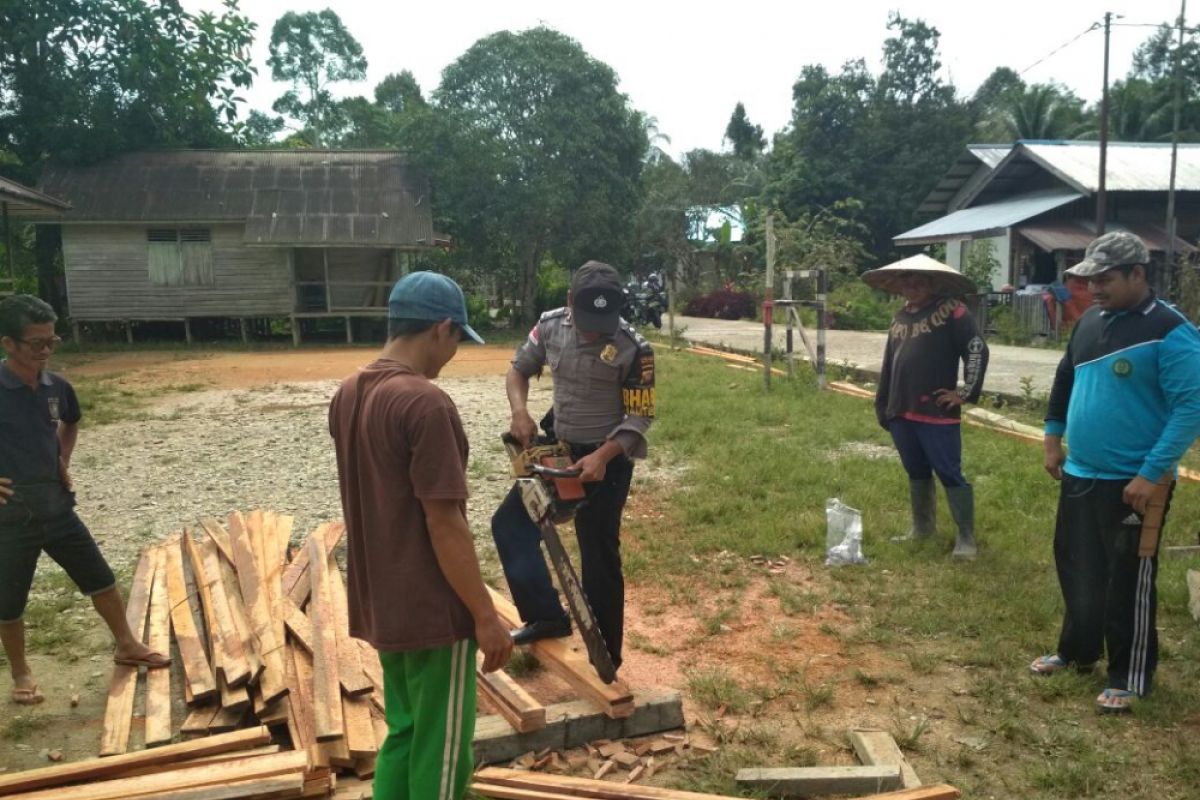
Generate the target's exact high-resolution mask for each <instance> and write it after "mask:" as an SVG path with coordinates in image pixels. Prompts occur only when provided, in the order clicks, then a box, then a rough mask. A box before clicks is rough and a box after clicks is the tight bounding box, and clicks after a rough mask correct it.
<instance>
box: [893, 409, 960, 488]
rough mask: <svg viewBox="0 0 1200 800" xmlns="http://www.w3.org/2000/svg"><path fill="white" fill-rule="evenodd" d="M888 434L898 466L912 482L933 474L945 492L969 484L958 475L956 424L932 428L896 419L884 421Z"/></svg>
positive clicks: (958, 449) (924, 424)
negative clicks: (897, 459)
mask: <svg viewBox="0 0 1200 800" xmlns="http://www.w3.org/2000/svg"><path fill="white" fill-rule="evenodd" d="M888 432H889V433H891V434H892V441H893V442H895V443H896V452H898V453H899V454H900V463H901V464H903V465H904V471H905V472H907V473H908V477H909V478H911V479H912V480H914V481H925V480H929V479H930V478H932V477H933V475H934V473H936V474H937V476H938V480H940V481H941V482H942V485H943V486H945V487H946V488H947V489H952V488H955V487H958V486H969V485H970V484H968V483H967V479H966V478H965V477H963V473H962V431H961V426H960V425H935V424H933V423H930V422H914V421H912V420H908V419H904V418H903V417H896V418H894V419H889V420H888Z"/></svg>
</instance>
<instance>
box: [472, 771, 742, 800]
mask: <svg viewBox="0 0 1200 800" xmlns="http://www.w3.org/2000/svg"><path fill="white" fill-rule="evenodd" d="M471 791H472V792H474V793H475V794H478V795H480V796H482V797H495V798H513V800H524V799H525V798H529V799H530V800H542V798H545V799H546V800H552V798H576V797H591V798H602V799H603V800H725V798H723V797H722V796H721V795H712V794H697V793H696V792H684V791H679V790H676V789H662V788H659V787H657V786H641V785H638V784H626V783H612V782H610V781H597V780H591V779H590V778H573V777H570V776H567V775H551V774H549V773H545V772H529V771H521V770H515V769H503V768H500V767H487V768H486V769H481V770H479V772H477V773H475V781H474V782H473V783H472V784H471Z"/></svg>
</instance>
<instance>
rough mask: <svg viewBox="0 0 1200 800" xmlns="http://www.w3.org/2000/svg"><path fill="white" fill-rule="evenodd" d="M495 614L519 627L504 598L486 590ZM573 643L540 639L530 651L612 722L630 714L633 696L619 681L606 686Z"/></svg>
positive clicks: (516, 617)
mask: <svg viewBox="0 0 1200 800" xmlns="http://www.w3.org/2000/svg"><path fill="white" fill-rule="evenodd" d="M488 591H489V592H490V593H491V595H492V604H493V605H495V607H496V613H497V614H499V615H500V618H501V619H503V620H504V621H505V622H506V623H508V625H509V626H511V627H513V628H517V627H520V625H521V615H520V614H518V613H517V608H516V606H514V605H513V604H512V602H510V601H509V600H508V599H507V598H506V597H504V596H503V595H500V594H497V593H496V592H495V591H494V590H492V589H489V590H488ZM573 643H574V639H543V640H542V641H540V642H534V643H533V644H531V645H529V649H530V650H531V651H532V652H533V654H534V655H535V656H536V657H537V660H538V661H540V662H541V663H542V664H543V665H544V666H545V667H546V668H547V669H549V670H550V671H551V672H553V673H554V674H555V675H557V676H558V677H560V678H562V679H563V680H564V681H566V682H567V683H568V684H570V685H571V688H573V689H574V690H575V691H576V692H578V693H579V695H580V696H581V697H583V698H585V699H588V700H591V701H592V702H593V703H595V704H596V705H597V706H599V708H600V710H601V711H603V712H604V713H605V714H607V715H608V716H610V717H613V718H614V719H617V718H620V717H624V716H629V715H630V714H632V713H633V695H632V694H631V693H630V691H629V687H628V686H626V685H625V683H624V682H622V681H619V680H618V681H615V682H613V683H609V684H606V683H604V682H603V681H601V680H600V676H599V675H597V674H596V670H595V669H593V668H592V665H591V664H590V663H589V662H588V659H587V655H586V654H584V653H583V652H581V651H580V650H578V649H575V647H573V646H572V645H573Z"/></svg>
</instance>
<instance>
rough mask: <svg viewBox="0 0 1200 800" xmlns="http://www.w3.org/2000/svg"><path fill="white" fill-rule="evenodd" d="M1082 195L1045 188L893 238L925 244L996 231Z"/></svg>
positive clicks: (977, 208) (923, 226)
mask: <svg viewBox="0 0 1200 800" xmlns="http://www.w3.org/2000/svg"><path fill="white" fill-rule="evenodd" d="M1081 197H1083V195H1082V194H1080V193H1079V192H1072V191H1069V190H1065V189H1046V190H1042V191H1037V192H1029V193H1028V194H1023V195H1018V196H1016V197H1010V198H1008V199H1006V200H1001V201H999V202H996V203H988V204H986V205H981V206H975V207H973V208H964V209H961V210H959V211H955V212H954V213H953V214H947V215H946V216H944V217H942V218H941V219H935V220H934V221H933V222H928V223H926V224H924V225H921V226H920V227H917V228H913V229H912V230H910V231H905V232H904V233H902V234H900V235H899V236H895V237H893V238H892V241H894V242H895V243H896V244H928V243H931V242H940V241H946V240H948V239H957V238H961V237H964V236H971V235H980V234H985V233H989V232H996V233H999V232H1000V231H1003V230H1004V229H1005V228H1010V227H1012V226H1013V225H1016V224H1017V223H1018V222H1023V221H1024V220H1027V219H1029V218H1031V217H1036V216H1037V215H1038V214H1043V213H1045V212H1047V211H1049V210H1051V209H1053V208H1058V207H1059V206H1063V205H1066V204H1067V203H1070V202H1072V201H1073V200H1078V199H1079V198H1081Z"/></svg>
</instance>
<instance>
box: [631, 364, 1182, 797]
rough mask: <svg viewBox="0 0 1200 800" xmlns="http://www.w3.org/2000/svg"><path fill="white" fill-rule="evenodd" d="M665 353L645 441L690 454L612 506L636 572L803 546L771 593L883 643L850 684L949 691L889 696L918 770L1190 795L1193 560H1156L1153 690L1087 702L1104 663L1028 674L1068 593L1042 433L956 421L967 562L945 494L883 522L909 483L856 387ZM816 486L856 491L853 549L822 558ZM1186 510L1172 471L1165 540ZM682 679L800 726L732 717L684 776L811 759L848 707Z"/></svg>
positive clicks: (1056, 788) (851, 494)
mask: <svg viewBox="0 0 1200 800" xmlns="http://www.w3.org/2000/svg"><path fill="white" fill-rule="evenodd" d="M659 353H660V356H659V374H658V387H659V388H658V419H657V421H656V423H655V426H654V429H653V432H652V450H654V455H653V459H654V462H655V463H657V464H659V465H666V464H674V465H676V466H678V467H681V468H683V470H684V471H683V473H682V476H681V477H680V478H679V479H678V480H676V481H674V482H673V485H671V486H669V487H660V488H657V489H656V488H654V487H649V488H646V489H643V490H642V491H644V492H649V493H651V494H653V495H654V498H653V501H654V503H655V504H656V505H657V507H658V508H659V510H660V511H661V512H662V515H663V518H662V520H661V521H656V522H653V523H651V522H650V521H646V520H642V519H640V518H638V517H637V516H636V515H635V517H634V518H633V519H632V520H631V521H630V523H629V525H628V532H629V534H628V539H629V541H630V545H629V546H628V547H627V548H626V551H627V557H626V558H627V574H628V576H629V578H630V581H631V583H633V584H634V585H641V586H662V587H665V588H666V589H667V590H668V591H669V592H670V595H671V597H672V598H673V600H674V602H676V603H678V604H679V609H680V610H681V611H682V610H683V609H686V607H687V604H688V598H691V597H695V596H696V595H697V593H698V592H699V593H705V592H722V591H726V592H731V593H732V594H731V596H735V595H736V594H737V592H740V591H744V587H745V586H746V585H747V583H748V582H749V581H752V580H755V579H759V578H756V577H755V576H756V575H761V571H760V572H758V573H755V572H754V571H753V570H752V569H750V568H749V567H746V568H743V567H740V566H737V565H735V566H732V567H726V568H722V569H714V568H713V565H714V563H717V562H719V561H720V559H718V558H716V556H717V555H718V554H724V556H726V557H727V556H728V555H729V554H733V555H735V556H739V557H746V558H745V559H742V558H739V559H737V564H739V565H740V564H745V563H748V557H749V556H752V555H764V556H776V555H786V556H788V557H790V558H792V559H797V560H800V561H802V562H804V563H805V564H807V565H810V566H811V569H812V570H813V571H814V573H816V575H817V576H818V580H817V581H815V584H814V585H815V586H816V587H817V588H815V589H814V588H812V587H811V586H809V587H807V588H805V589H804V590H803V591H800V590H797V589H795V587H790V586H788V585H786V584H785V583H782V582H781V581H779V580H777V579H776V580H775V581H774V583H773V584H772V585H771V592H772V594H773V595H774V596H775V597H778V598H779V599H780V602H781V604H782V605H783V607H784V608H785V610H787V609H790V611H789V612H788V613H793V614H795V615H796V618H797V619H802V618H803V616H804V615H806V614H810V613H812V612H814V611H816V610H819V609H830V608H832V609H835V610H837V611H839V612H842V613H844V614H845V615H846V616H847V617H848V618H849V620H850V623H849V624H848V625H845V626H840V627H838V628H836V629H834V628H830V630H829V633H830V634H832V635H834V636H836V637H837V639H838V641H839V643H840V646H841V647H842V648H843V650H844V651H845V652H846V653H849V654H852V655H856V656H857V655H862V656H864V657H865V656H868V655H870V656H872V657H874V658H875V659H879V658H884V659H890V660H892V661H894V663H895V664H897V665H898V666H897V667H896V669H895V670H894V672H895V674H887V675H883V676H880V675H875V674H868V673H865V672H863V671H858V672H857V673H856V674H855V673H851V674H847V675H845V676H843V678H842V680H843V681H844V682H845V684H846V685H850V684H857V685H858V686H859V687H866V686H873V685H875V684H878V683H879V682H880V681H885V682H887V683H889V684H891V685H892V686H894V687H895V689H896V691H897V692H899V691H908V690H911V691H914V692H921V693H923V696H925V697H927V698H933V699H934V700H935V701H936V702H937V703H938V705H939V707H940V708H943V709H946V713H945V714H944V715H943V716H944V718H940V719H932V720H926V719H924V718H912V719H909V718H907V717H905V718H903V719H900V718H898V719H897V720H896V722H895V724H894V725H893V726H892V732H893V734H894V735H895V736H896V737H897V738H898V739H899V740H901V743H902V745H906V749H907V750H909V751H910V757H911V758H912V759H913V761H914V765H915V766H916V768H917V771H918V773H919V774H921V775H922V777H923V778H924V779H925V780H926V781H927V782H928V781H930V780H934V779H937V780H946V781H949V782H952V783H954V784H955V785H957V786H959V787H960V788H961V789H963V790H964V795H965V796H967V797H996V798H1016V797H1021V798H1045V800H1050V799H1051V798H1054V800H1059V799H1060V798H1068V797H1111V798H1118V797H1119V798H1122V799H1123V800H1133V799H1134V798H1185V797H1196V796H1197V791H1200V790H1198V789H1197V788H1196V787H1198V786H1200V747H1198V746H1197V741H1198V739H1197V736H1198V734H1200V637H1198V636H1197V633H1198V628H1197V624H1196V623H1195V622H1194V621H1193V620H1192V619H1191V617H1190V616H1189V615H1188V613H1187V608H1186V606H1187V590H1186V586H1185V582H1184V581H1185V571H1186V568H1187V567H1188V566H1189V563H1188V562H1186V561H1179V560H1167V559H1164V561H1163V562H1162V564H1161V570H1160V576H1159V584H1158V586H1159V616H1158V625H1159V632H1160V641H1161V643H1162V654H1161V658H1162V660H1161V663H1160V668H1159V673H1158V682H1157V688H1156V692H1155V694H1154V695H1153V697H1152V698H1150V699H1148V700H1147V701H1144V702H1143V703H1142V704H1141V705H1140V706H1139V708H1138V710H1137V713H1136V714H1135V715H1134V716H1133V717H1132V718H1113V717H1107V716H1101V715H1099V714H1097V713H1096V711H1095V710H1094V708H1093V705H1092V699H1093V697H1094V696H1095V695H1096V694H1097V693H1098V691H1099V690H1100V689H1101V688H1103V685H1104V684H1103V675H1102V673H1099V674H1097V675H1093V676H1078V675H1073V674H1072V675H1060V676H1056V677H1054V678H1051V679H1040V680H1039V679H1035V678H1033V677H1032V676H1030V675H1028V674H1027V668H1026V665H1027V664H1028V662H1029V661H1030V660H1031V659H1032V658H1033V657H1034V656H1036V655H1039V654H1041V653H1044V652H1050V651H1051V650H1052V649H1053V646H1054V643H1055V641H1056V638H1057V632H1058V624H1059V621H1060V615H1061V610H1062V604H1061V598H1060V595H1059V591H1058V585H1057V581H1056V579H1055V575H1054V569H1053V562H1052V554H1051V541H1052V536H1053V524H1054V514H1055V506H1056V498H1057V494H1056V493H1057V484H1055V483H1054V482H1053V481H1052V480H1050V479H1049V477H1048V476H1047V475H1046V474H1045V472H1044V471H1043V470H1042V467H1041V449H1040V447H1038V446H1037V445H1036V444H1030V443H1028V442H1023V441H1020V440H1016V439H1013V438H1010V437H1006V436H1002V435H1000V434H997V433H992V432H989V431H986V430H981V429H978V428H974V427H964V431H963V433H964V462H965V464H964V466H965V471H966V473H967V475H968V478H970V479H971V480H972V481H973V483H974V484H975V487H976V494H977V503H978V513H977V530H978V533H979V538H980V543H981V544H980V548H981V552H980V557H979V559H978V560H977V561H975V562H974V563H970V564H955V563H952V562H951V561H950V560H949V558H948V553H949V550H950V548H951V546H952V530H953V528H952V524H951V521H950V519H949V515H948V513H947V511H946V508H945V501H944V495H941V496H940V497H939V505H940V515H941V516H940V518H939V527H940V534H939V537H938V539H937V541H935V542H931V543H929V544H927V545H920V546H914V545H911V544H907V543H893V542H891V541H890V539H891V537H893V536H897V535H900V534H902V533H904V532H905V531H906V530H907V527H908V522H909V517H908V496H907V483H906V479H905V476H904V474H903V471H902V469H901V467H900V464H899V462H898V461H896V460H895V459H894V458H888V457H880V456H883V455H884V453H883V451H882V449H881V448H888V447H890V445H891V442H890V439H889V437H888V435H887V434H886V432H884V431H883V430H881V429H880V428H879V427H878V425H877V424H876V422H875V418H874V414H873V411H872V409H871V406H870V403H869V402H867V401H864V400H860V399H856V398H851V397H845V396H842V395H838V394H833V393H818V392H817V391H816V390H815V388H814V386H813V383H812V381H811V376H806V377H805V379H803V380H798V381H796V382H794V383H789V382H787V381H786V380H782V379H780V380H777V381H776V382H775V388H774V391H773V392H772V393H770V394H764V391H763V388H762V378H761V374H757V373H750V372H742V371H737V370H734V369H730V368H728V367H726V366H725V365H723V364H722V363H720V362H719V361H718V360H717V359H708V358H704V357H700V356H693V355H689V354H684V353H671V352H668V351H667V348H666V347H665V346H664V347H661V348H660V349H659ZM829 497H838V498H841V499H842V501H843V502H845V503H847V504H848V505H851V506H853V507H855V508H859V509H862V511H863V521H864V531H865V548H866V552H867V555H868V557H869V558H870V562H871V563H870V564H869V565H866V566H860V567H842V568H836V569H834V568H826V567H824V566H823V564H822V562H823V557H824V540H825V519H824V503H825V500H826V498H829ZM1198 513H1200V487H1197V486H1196V485H1194V484H1184V485H1181V486H1180V488H1179V491H1178V492H1177V494H1176V496H1175V501H1174V506H1173V508H1172V511H1171V517H1170V519H1169V520H1168V524H1167V541H1168V543H1171V542H1174V543H1182V542H1184V541H1187V542H1189V543H1192V542H1194V540H1195V536H1196V533H1195V531H1196V526H1195V523H1194V522H1193V520H1195V519H1197V515H1198ZM727 561H728V559H727V558H726V562H727ZM723 563H724V562H723ZM1190 566H1191V567H1193V568H1196V567H1197V564H1196V563H1195V562H1193V563H1191V564H1190ZM714 630H715V628H714ZM889 663H890V662H889ZM781 680H783V679H782V678H781ZM691 684H692V685H691V687H690V689H691V690H692V692H693V693H694V695H695V696H696V697H697V700H698V701H699V702H701V704H702V705H705V706H706V707H709V708H713V707H716V706H717V705H718V704H719V703H720V702H721V699H722V698H724V700H725V705H726V706H727V707H728V708H730V709H733V710H736V708H735V705H736V707H737V708H756V709H758V710H757V711H755V712H752V713H756V714H758V715H760V716H765V717H768V718H769V717H771V715H772V713H773V712H772V709H774V711H775V712H778V718H779V719H789V720H792V723H791V724H795V725H799V726H800V727H802V728H804V730H803V731H801V735H800V741H801V745H800V747H799V749H797V743H796V742H797V740H796V738H795V737H787V736H782V735H779V734H778V732H777V731H776V732H769V734H764V733H763V731H764V726H763V725H750V726H749V727H748V728H743V729H742V730H743V731H749V733H747V734H745V736H747V737H749V738H742V739H738V737H733V739H731V740H730V741H729V742H728V746H727V747H726V748H724V749H723V751H722V753H721V754H720V755H718V756H714V757H712V758H710V759H709V763H708V764H707V765H706V766H704V767H702V768H700V769H692V770H687V771H684V772H681V774H680V776H679V780H680V781H682V782H684V783H686V784H688V785H689V786H691V787H695V788H704V789H710V790H711V789H716V790H721V791H726V792H732V791H733V788H734V787H733V782H732V772H733V770H734V769H736V768H737V767H738V766H752V765H776V766H778V765H783V764H787V763H795V764H796V765H800V764H801V763H802V762H805V761H810V760H811V753H806V752H805V751H804V747H803V739H804V736H812V737H815V738H816V739H818V740H819V739H822V738H824V739H825V740H836V739H837V738H838V737H840V735H841V733H840V731H841V730H842V727H838V726H840V725H841V722H840V721H841V720H844V719H845V718H846V716H847V714H850V715H852V714H853V711H854V709H848V708H846V707H845V706H844V705H843V704H842V703H841V699H840V693H845V694H848V695H849V694H853V693H852V692H850V691H848V690H840V689H839V687H838V686H837V685H836V682H835V684H831V685H830V686H828V687H826V688H823V687H821V686H809V685H807V684H805V685H803V686H800V687H799V688H797V687H795V686H792V687H785V689H784V690H783V691H781V690H780V687H779V686H763V685H746V682H744V681H739V679H738V675H737V674H736V673H734V672H729V671H724V672H723V671H721V670H717V671H716V672H715V673H712V672H709V673H705V674H694V675H693V676H692V680H691ZM952 686H953V687H955V688H954V689H953V691H952V688H951V687H952ZM785 697H786V698H787V700H786V702H787V703H788V704H789V705H787V706H786V709H794V708H796V707H797V702H796V699H797V697H800V698H802V700H803V702H802V703H800V704H799V706H800V707H801V712H800V713H799V715H798V716H797V715H796V714H795V713H791V712H790V711H787V710H786V709H785V700H784V698H785ZM754 698H757V700H759V701H760V702H758V703H755V702H754ZM734 700H736V704H735V703H733V702H731V701H734ZM766 727H770V726H766ZM755 737H757V738H755ZM957 739H965V740H966V741H968V742H970V743H972V744H973V745H978V746H966V745H963V744H959V743H956V740H957ZM677 782H678V781H677Z"/></svg>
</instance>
